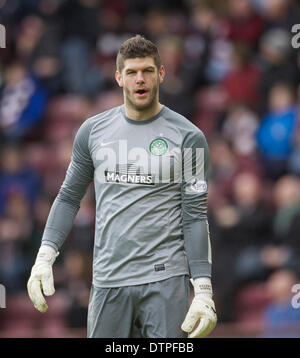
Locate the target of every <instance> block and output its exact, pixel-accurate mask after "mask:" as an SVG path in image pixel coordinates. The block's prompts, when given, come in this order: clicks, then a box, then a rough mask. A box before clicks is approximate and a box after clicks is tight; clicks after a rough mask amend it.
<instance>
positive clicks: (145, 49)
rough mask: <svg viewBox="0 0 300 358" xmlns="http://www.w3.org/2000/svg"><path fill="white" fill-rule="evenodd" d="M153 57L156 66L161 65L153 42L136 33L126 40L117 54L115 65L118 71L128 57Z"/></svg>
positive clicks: (121, 68)
mask: <svg viewBox="0 0 300 358" xmlns="http://www.w3.org/2000/svg"><path fill="white" fill-rule="evenodd" d="M148 56H149V57H153V59H154V63H155V65H156V67H157V68H158V69H159V68H160V66H161V58H160V55H159V52H158V49H157V47H156V46H155V45H154V43H153V42H151V41H150V40H147V39H146V38H145V37H143V36H141V35H136V36H134V37H131V38H130V39H128V40H126V41H125V42H124V43H123V44H122V46H121V47H120V50H119V52H118V55H117V60H116V66H117V70H118V71H119V72H122V70H123V68H124V61H125V60H126V59H128V58H143V57H148Z"/></svg>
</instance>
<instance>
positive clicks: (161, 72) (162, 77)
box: [158, 65, 166, 83]
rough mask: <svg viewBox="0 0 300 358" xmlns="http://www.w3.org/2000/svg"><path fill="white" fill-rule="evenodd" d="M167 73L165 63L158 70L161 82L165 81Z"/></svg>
mask: <svg viewBox="0 0 300 358" xmlns="http://www.w3.org/2000/svg"><path fill="white" fill-rule="evenodd" d="M165 74H166V70H165V67H164V66H163V65H161V66H160V69H159V71H158V76H159V83H162V82H163V81H164V78H165Z"/></svg>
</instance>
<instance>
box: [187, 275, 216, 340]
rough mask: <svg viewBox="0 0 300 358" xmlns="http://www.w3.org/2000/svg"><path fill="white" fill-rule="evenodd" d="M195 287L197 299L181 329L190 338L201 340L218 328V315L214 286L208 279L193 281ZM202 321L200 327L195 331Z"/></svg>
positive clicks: (195, 298)
mask: <svg viewBox="0 0 300 358" xmlns="http://www.w3.org/2000/svg"><path fill="white" fill-rule="evenodd" d="M191 282H192V284H193V286H194V292H195V297H194V299H193V301H192V303H191V306H190V308H189V311H188V313H187V315H186V317H185V320H184V322H183V323H182V326H181V329H182V330H183V331H185V332H188V333H189V335H188V338H201V337H204V336H207V335H208V334H209V333H210V332H211V331H212V330H213V329H214V328H215V326H216V323H217V314H216V309H215V304H214V301H213V300H212V286H211V282H210V279H209V278H208V277H199V278H196V279H195V280H193V279H191ZM198 320H200V322H199V325H198V327H197V328H196V329H195V330H193V329H194V327H195V325H196V323H197V322H198Z"/></svg>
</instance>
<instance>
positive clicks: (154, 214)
mask: <svg viewBox="0 0 300 358" xmlns="http://www.w3.org/2000/svg"><path fill="white" fill-rule="evenodd" d="M208 166H209V151H208V146H207V142H206V139H205V136H204V135H203V133H202V132H201V131H200V129H198V128H197V127H196V126H195V125H193V124H192V123H191V122H190V121H189V120H187V119H186V118H184V117H183V116H181V115H180V114H178V113H176V112H174V111H172V110H171V109H169V108H167V107H166V106H163V107H162V109H161V110H160V112H159V113H158V114H157V115H155V116H154V117H152V118H149V119H146V120H133V119H130V118H127V117H126V115H125V107H124V105H123V106H119V107H115V108H113V109H111V110H108V111H106V112H103V113H100V114H98V115H96V116H93V117H91V118H88V119H87V120H86V121H85V122H84V123H83V124H82V125H81V127H80V128H79V130H78V132H77V134H76V137H75V140H74V146H73V152H72V158H71V162H70V165H69V167H68V170H67V173H66V177H65V180H64V182H63V184H62V186H61V188H60V191H59V193H58V195H57V197H56V199H55V201H54V203H53V205H52V207H51V211H50V214H49V217H48V220H47V223H46V227H45V230H44V234H43V239H42V243H43V244H47V245H51V246H53V247H54V248H55V249H56V250H59V249H60V247H61V246H62V244H63V242H64V240H65V239H66V237H67V236H68V234H69V232H70V230H71V228H72V225H73V221H74V218H75V216H76V214H77V212H78V210H79V208H80V201H81V199H82V198H83V196H84V194H85V192H86V190H87V188H88V186H89V184H90V183H91V182H92V181H93V183H94V188H95V196H96V220H95V237H94V252H93V284H94V285H95V286H96V287H120V286H129V285H138V284H144V283H148V282H154V281H159V280H164V279H166V278H169V277H172V276H177V275H185V274H190V275H191V276H192V277H198V276H208V277H210V276H211V250H210V238H209V232H208V224H207V180H208ZM91 239H92V238H89V237H87V238H86V240H91Z"/></svg>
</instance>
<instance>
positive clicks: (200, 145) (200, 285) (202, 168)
mask: <svg viewBox="0 0 300 358" xmlns="http://www.w3.org/2000/svg"><path fill="white" fill-rule="evenodd" d="M182 168H183V181H182V212H183V234H184V241H185V250H186V255H187V260H188V264H189V269H190V275H191V278H192V279H191V282H192V284H193V286H194V293H195V297H194V299H193V301H192V304H191V306H190V309H189V311H188V313H187V315H186V318H185V320H184V322H183V324H182V329H183V330H184V331H186V332H189V333H190V334H189V337H190V338H194V337H203V336H205V335H207V334H209V333H210V332H211V331H212V329H213V328H214V327H215V325H216V320H217V317H216V312H215V306H214V302H213V300H212V294H213V292H212V286H211V268H212V259H211V244H210V236H209V226H208V221H207V192H208V170H209V149H208V145H207V142H206V139H205V136H204V135H203V133H202V132H201V131H194V132H193V133H189V135H188V136H187V137H186V138H185V141H184V143H183V167H182ZM198 320H200V322H199V325H198V327H197V328H196V329H195V330H194V331H193V329H194V327H195V325H196V323H197V321H198Z"/></svg>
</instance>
